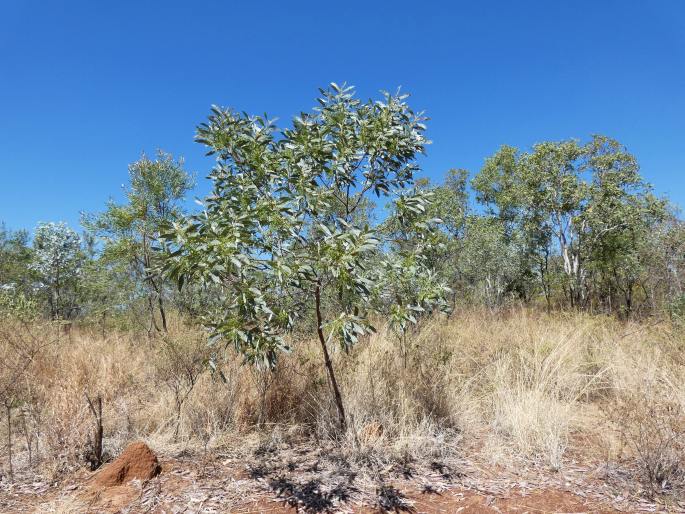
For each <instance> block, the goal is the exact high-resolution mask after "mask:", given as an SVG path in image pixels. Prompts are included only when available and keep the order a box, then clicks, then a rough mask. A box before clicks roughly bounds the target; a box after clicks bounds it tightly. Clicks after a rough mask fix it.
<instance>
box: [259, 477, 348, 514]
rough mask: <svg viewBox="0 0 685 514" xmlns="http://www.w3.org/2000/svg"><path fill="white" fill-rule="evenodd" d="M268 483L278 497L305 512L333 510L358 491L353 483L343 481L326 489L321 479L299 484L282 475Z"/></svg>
mask: <svg viewBox="0 0 685 514" xmlns="http://www.w3.org/2000/svg"><path fill="white" fill-rule="evenodd" d="M268 483H269V487H270V488H271V489H272V490H273V491H274V492H275V493H276V496H277V497H278V498H280V499H282V500H283V501H285V502H286V503H287V504H288V505H290V506H291V507H294V508H297V509H300V510H302V511H304V512H331V511H332V510H333V509H334V508H335V507H336V505H337V504H339V503H342V502H346V501H348V500H349V499H350V495H351V494H352V493H353V492H354V491H356V489H355V488H354V487H352V486H351V485H349V484H342V483H339V484H336V485H335V486H334V487H333V488H332V489H331V490H330V491H325V490H324V486H323V483H322V481H321V480H319V479H312V480H308V481H306V482H304V483H302V484H299V483H297V482H295V481H293V480H290V479H288V478H286V477H283V476H280V477H276V478H272V479H270V480H269V482H268Z"/></svg>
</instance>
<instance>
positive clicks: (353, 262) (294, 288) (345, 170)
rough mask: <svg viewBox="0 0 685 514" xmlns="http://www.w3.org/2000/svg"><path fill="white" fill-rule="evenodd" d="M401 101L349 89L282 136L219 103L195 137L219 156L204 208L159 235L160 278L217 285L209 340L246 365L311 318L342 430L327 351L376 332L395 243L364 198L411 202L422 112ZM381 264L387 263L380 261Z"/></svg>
mask: <svg viewBox="0 0 685 514" xmlns="http://www.w3.org/2000/svg"><path fill="white" fill-rule="evenodd" d="M406 98H407V95H400V94H399V93H398V94H396V95H391V94H388V93H384V94H383V98H382V99H381V100H379V101H368V102H361V101H360V100H358V99H356V98H355V96H354V90H353V88H351V87H346V86H337V85H336V84H332V85H331V87H330V88H329V89H327V90H321V97H320V98H319V99H318V101H319V104H320V106H319V107H318V108H316V109H315V110H314V112H312V113H302V114H300V116H298V117H296V118H295V119H294V120H293V125H292V127H291V128H288V129H282V130H279V129H277V128H276V126H275V124H274V122H273V121H272V120H269V119H268V118H267V117H266V116H265V117H259V116H255V117H253V116H248V115H246V114H238V113H235V112H234V111H232V110H230V109H221V108H218V107H214V108H213V109H212V114H211V116H210V117H209V120H208V122H207V123H205V124H202V125H201V126H200V127H199V129H198V133H197V140H198V142H200V143H202V144H204V145H206V146H207V147H208V148H209V154H213V155H216V157H217V165H216V167H215V168H214V170H213V171H212V173H211V175H210V178H211V179H212V181H213V183H214V191H213V193H212V195H211V196H209V197H208V198H207V199H206V203H205V210H204V211H203V212H202V213H201V214H199V215H195V216H192V217H190V218H188V219H187V220H185V222H183V223H176V224H175V225H174V230H171V231H170V232H169V234H167V236H166V241H167V244H168V250H169V254H168V259H167V262H166V270H167V272H168V273H169V275H170V276H171V277H173V278H175V279H176V280H177V281H178V283H179V285H180V286H182V285H183V284H184V283H185V282H187V281H189V280H191V281H199V282H205V283H215V284H217V285H218V286H219V287H220V288H222V291H223V295H224V302H223V303H224V307H223V308H222V309H221V310H220V312H217V313H215V314H214V315H213V316H208V317H207V319H206V322H207V323H208V324H209V325H210V326H211V327H212V328H213V329H214V334H215V336H217V337H215V338H214V340H216V339H217V338H218V337H222V338H223V339H224V340H225V341H227V342H229V343H232V344H233V345H234V346H235V348H236V349H237V350H238V351H239V352H240V353H242V354H243V355H244V356H245V359H246V360H247V361H249V362H253V363H258V364H261V365H266V366H271V365H273V364H274V362H275V359H276V357H277V354H278V352H279V351H281V350H287V346H286V345H285V343H284V340H283V334H284V332H285V331H287V330H289V329H290V328H291V327H292V325H293V323H294V320H295V318H296V317H297V316H300V315H303V314H305V313H309V312H311V313H312V314H313V317H314V319H315V328H316V334H317V338H318V340H319V343H320V347H321V352H322V356H323V361H324V366H325V369H326V372H327V375H328V379H329V383H330V385H331V389H332V392H333V398H334V400H335V405H336V408H337V413H338V421H339V425H340V427H341V428H343V429H344V427H345V425H346V420H345V410H344V405H343V401H342V396H341V393H340V388H339V385H338V381H337V378H336V375H335V371H334V368H333V363H332V360H331V357H330V352H329V347H330V346H331V344H332V343H333V342H334V341H337V342H338V343H339V344H340V346H341V347H342V348H343V349H344V350H348V349H349V348H350V347H351V346H352V345H353V344H354V343H356V342H357V341H358V339H359V337H360V336H362V335H364V334H367V333H369V332H370V331H371V330H373V327H372V325H371V323H370V320H369V314H370V313H371V312H373V311H374V309H375V306H374V303H373V302H372V301H371V294H372V290H373V288H374V284H375V282H376V281H377V279H378V277H379V273H381V271H382V269H383V267H382V266H373V267H370V266H369V265H368V264H369V263H371V262H374V263H376V262H378V259H379V255H381V253H382V250H383V249H385V248H387V247H388V246H389V245H390V244H391V243H392V241H390V240H389V236H388V235H387V234H386V233H385V232H384V231H383V230H381V229H380V226H379V224H378V223H376V224H374V223H373V216H372V215H369V211H370V210H372V204H371V202H370V197H371V195H375V196H376V197H379V198H387V199H388V200H389V201H390V202H393V203H397V202H404V203H405V204H412V205H414V206H419V205H421V204H422V203H423V200H422V199H417V200H411V198H412V197H413V195H414V193H415V192H414V191H413V190H412V189H411V185H412V183H413V180H414V174H415V173H416V171H417V165H416V163H415V162H414V159H415V157H416V155H417V154H418V153H420V152H423V151H424V147H425V145H426V144H427V142H428V141H427V140H426V138H425V136H424V130H425V126H424V125H423V120H424V118H423V116H422V115H420V114H415V113H414V112H413V111H412V110H411V109H410V108H409V106H408V105H407V103H406V102H405V100H406ZM415 208H419V207H415ZM380 258H382V257H380Z"/></svg>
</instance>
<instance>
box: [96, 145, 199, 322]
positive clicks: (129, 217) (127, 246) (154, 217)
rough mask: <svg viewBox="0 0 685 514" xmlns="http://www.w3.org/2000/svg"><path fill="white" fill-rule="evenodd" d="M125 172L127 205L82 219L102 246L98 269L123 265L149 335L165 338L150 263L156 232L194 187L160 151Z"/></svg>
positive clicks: (160, 293)
mask: <svg viewBox="0 0 685 514" xmlns="http://www.w3.org/2000/svg"><path fill="white" fill-rule="evenodd" d="M128 172H129V182H130V184H129V187H128V189H127V190H126V199H127V202H126V203H124V204H117V203H116V202H114V201H113V200H110V201H109V202H108V204H107V209H106V210H105V212H103V213H100V214H97V215H84V217H83V225H84V226H85V227H86V228H87V229H88V230H89V231H90V232H91V233H93V234H94V235H96V236H97V237H99V238H100V239H101V240H102V241H103V242H104V246H103V249H102V259H103V263H102V264H103V265H105V264H106V263H107V262H109V263H110V265H111V266H113V267H116V265H117V264H119V263H125V264H127V265H128V266H129V269H130V271H131V273H132V274H133V277H134V278H135V280H136V281H138V282H139V283H141V284H142V285H143V288H142V295H143V296H144V298H145V301H146V303H147V309H148V312H149V316H150V326H149V329H148V331H149V332H152V330H153V329H154V330H156V331H158V332H166V330H167V319H166V318H167V317H166V310H165V303H164V284H163V280H162V277H161V276H160V274H159V273H158V271H157V270H156V266H155V264H154V262H153V260H154V245H155V243H156V241H157V240H158V238H159V231H160V227H161V226H162V225H164V224H166V223H169V222H171V221H172V220H173V219H175V218H176V217H178V216H179V215H180V214H181V212H182V209H181V200H183V198H184V196H185V194H186V193H187V192H188V191H189V190H190V189H191V188H192V187H193V184H194V181H193V178H192V176H191V175H190V174H189V173H188V172H186V170H185V169H184V166H183V160H182V159H181V160H175V159H174V158H173V156H171V155H170V154H167V153H165V152H163V151H161V150H160V151H158V152H157V155H156V158H155V159H150V158H149V157H147V156H146V155H143V156H142V157H141V158H140V159H139V160H137V161H135V162H134V163H132V164H131V165H129V167H128ZM158 317H159V321H158V319H157V318H158Z"/></svg>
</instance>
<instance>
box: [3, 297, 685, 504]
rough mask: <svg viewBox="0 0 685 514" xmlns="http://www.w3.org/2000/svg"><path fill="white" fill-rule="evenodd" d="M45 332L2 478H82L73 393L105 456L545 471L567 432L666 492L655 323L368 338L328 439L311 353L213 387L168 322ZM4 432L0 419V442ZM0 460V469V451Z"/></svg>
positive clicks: (665, 406) (671, 362) (492, 323)
mask: <svg viewBox="0 0 685 514" xmlns="http://www.w3.org/2000/svg"><path fill="white" fill-rule="evenodd" d="M50 330H52V331H53V332H50ZM50 330H45V329H43V336H44V338H46V340H47V339H48V338H49V339H50V341H52V342H51V344H49V345H47V346H46V347H45V348H44V349H43V350H42V351H41V353H40V355H39V356H38V357H37V358H36V359H35V360H34V362H33V363H32V364H31V366H30V368H29V369H28V370H27V373H26V374H25V376H24V378H23V380H24V383H25V385H26V387H25V388H24V396H23V400H22V402H20V405H19V404H17V406H16V408H15V412H16V413H17V414H18V415H16V416H15V417H14V425H16V426H15V427H14V428H15V437H14V446H15V467H17V468H22V469H27V468H28V457H27V455H28V452H27V451H26V449H27V448H28V444H27V441H31V442H32V445H33V446H32V453H33V456H32V462H33V465H34V466H35V465H36V462H37V461H39V462H40V471H41V473H42V474H44V475H45V474H46V475H50V476H52V477H59V476H60V475H61V474H63V473H65V472H67V471H70V470H73V469H75V468H77V467H79V466H82V465H83V459H84V455H85V454H86V453H87V451H88V446H89V438H90V437H91V434H92V427H93V421H94V420H93V418H92V415H91V414H90V412H89V411H88V407H87V403H86V401H85V397H84V395H85V394H86V393H87V394H88V395H90V396H96V395H101V396H102V398H103V401H104V424H105V449H106V452H108V453H109V454H110V455H113V454H116V453H118V452H119V451H120V450H121V448H122V447H123V446H124V445H125V444H126V443H127V442H130V441H132V440H134V439H139V438H143V439H146V440H148V441H149V442H151V443H153V444H154V446H155V447H156V448H158V449H160V448H161V449H164V451H167V452H169V453H170V454H174V453H176V454H178V453H179V452H182V451H198V450H211V449H213V448H219V447H223V448H226V447H229V446H231V445H234V444H235V441H236V434H240V435H241V437H240V441H241V442H240V443H239V444H238V445H239V446H240V445H242V446H244V447H245V452H248V449H247V447H248V446H250V445H247V444H246V443H245V440H246V438H247V440H253V441H257V442H256V443H255V444H256V445H260V444H263V441H264V438H265V437H267V440H269V441H272V440H274V439H276V440H278V439H279V438H281V439H282V438H290V439H292V438H299V439H300V440H304V439H307V440H310V441H312V440H313V441H319V444H322V445H330V444H335V445H338V447H339V448H342V449H343V450H344V451H345V452H346V455H348V457H349V459H350V460H351V461H352V462H357V463H360V464H364V465H372V466H376V465H378V466H380V465H387V464H388V463H389V462H408V461H424V462H427V461H429V460H435V461H449V459H450V458H452V457H454V456H457V455H464V454H471V455H479V456H481V457H482V458H484V459H487V460H490V461H492V462H495V463H497V464H502V465H513V464H516V463H521V462H525V463H527V464H536V465H541V466H545V467H549V468H552V469H559V468H563V466H564V463H565V456H566V454H567V451H568V449H569V447H570V446H571V445H572V439H573V436H574V435H575V434H579V433H580V434H585V435H588V436H596V437H594V440H596V441H604V442H602V443H597V444H598V445H600V446H603V447H599V448H578V449H577V450H578V451H584V452H587V454H588V458H590V454H591V453H592V452H593V451H594V452H595V454H605V455H608V458H610V459H611V460H612V461H615V462H617V463H619V464H622V465H625V466H626V468H627V469H634V470H635V472H636V478H639V479H641V480H643V481H644V482H645V483H647V484H649V486H650V487H651V488H652V491H655V490H656V489H659V490H663V489H669V490H671V489H675V488H677V487H680V486H681V484H682V478H683V469H684V467H685V462H684V461H683V448H685V446H683V444H684V442H683V441H684V436H683V434H684V433H685V428H684V426H685V425H684V420H685V343H684V342H683V333H682V332H679V331H678V329H677V328H674V327H671V326H670V325H668V324H666V323H661V324H651V325H648V324H638V323H619V322H617V321H615V320H613V319H609V318H604V317H592V316H588V315H581V314H555V315H543V314H539V313H535V312H531V311H527V310H517V311H512V312H509V313H506V314H502V315H499V316H497V317H495V316H493V315H492V314H489V313H486V312H479V311H465V312H459V313H455V314H453V316H452V319H451V320H444V319H440V320H433V321H430V322H427V323H425V324H424V325H423V326H422V327H421V329H420V330H419V331H417V333H415V334H414V335H413V336H412V337H411V340H410V350H409V358H408V360H407V362H406V366H405V362H404V360H403V359H402V357H401V353H400V349H399V346H398V343H397V341H396V340H395V339H394V338H393V336H392V334H391V333H389V332H386V331H384V330H380V331H379V332H378V333H377V334H375V335H373V336H372V337H370V338H369V339H368V340H367V341H364V342H362V343H361V344H359V345H358V347H357V348H355V349H354V350H353V351H352V352H351V354H350V355H344V354H340V353H338V354H336V355H335V365H336V368H337V371H338V374H339V376H340V382H341V387H342V391H343V396H344V400H345V403H346V407H347V410H348V418H349V429H348V432H347V433H346V434H344V435H343V437H342V438H341V437H340V435H339V434H336V433H335V429H334V427H335V413H334V410H333V408H334V407H333V405H332V404H331V400H330V394H329V390H328V384H327V381H326V377H325V375H324V374H323V372H322V367H321V364H320V360H321V357H320V354H319V350H318V348H317V346H316V344H315V343H314V341H299V342H296V343H295V344H294V348H295V350H294V352H293V353H292V354H291V355H289V356H286V357H285V358H284V359H283V360H282V361H281V362H280V364H279V366H278V369H277V370H276V371H275V372H273V373H271V372H265V371H259V370H254V369H251V368H249V367H246V366H241V365H240V360H239V359H238V358H237V357H235V356H233V355H230V354H229V355H228V356H227V358H225V359H224V360H223V361H221V362H220V367H221V370H222V372H223V376H224V377H225V381H224V380H220V379H219V378H218V377H217V376H213V375H211V374H210V373H209V372H208V371H207V369H206V367H205V365H204V363H205V361H206V359H207V358H208V357H209V355H210V354H209V350H208V349H207V348H206V347H205V346H204V344H203V337H202V334H201V332H199V331H198V330H196V329H191V328H187V327H185V326H183V325H182V324H181V323H180V322H176V323H174V324H173V325H172V327H171V331H170V335H169V337H168V339H167V340H166V341H162V340H160V339H153V340H147V339H146V338H145V337H137V336H134V335H132V334H118V333H113V334H109V335H108V336H107V337H105V338H103V337H101V336H100V335H95V334H91V333H88V332H87V331H73V332H72V333H71V334H70V335H68V336H67V335H64V334H61V335H60V336H59V340H58V338H57V332H56V331H57V330H58V328H56V327H53V328H51V329H50ZM3 334H4V337H5V338H7V337H10V335H11V332H9V334H10V335H8V332H7V331H4V332H3ZM2 344H4V343H2ZM2 351H4V352H9V351H10V349H9V348H8V347H7V345H5V346H3V350H2ZM19 414H20V415H19ZM588 420H589V421H588ZM22 423H23V424H24V425H22ZM598 426H599V427H602V428H601V430H600V429H597V428H596V427H598ZM22 427H27V428H23V429H22ZM6 430H7V423H6V420H3V425H2V428H0V431H1V432H2V434H3V437H4V434H6ZM598 430H599V431H600V432H601V433H592V432H593V431H595V432H597V431H598ZM609 433H614V434H616V437H615V438H614V442H611V440H610V439H611V438H608V437H606V435H607V434H609ZM22 434H26V436H25V435H22ZM590 439H592V437H590ZM616 441H617V442H616ZM36 448H37V449H36ZM251 448H253V449H254V445H252V446H251ZM250 451H251V450H250ZM248 453H249V452H248ZM246 454H247V453H246ZM0 459H1V460H0V463H1V464H2V465H3V469H6V468H7V453H6V449H5V448H3V449H2V450H0Z"/></svg>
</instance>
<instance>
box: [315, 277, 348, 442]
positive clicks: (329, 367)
mask: <svg viewBox="0 0 685 514" xmlns="http://www.w3.org/2000/svg"><path fill="white" fill-rule="evenodd" d="M314 299H315V302H316V332H317V334H318V336H319V343H321V351H322V352H323V360H324V364H325V365H326V371H327V372H328V379H329V381H330V383H331V388H332V389H333V396H334V398H335V406H336V407H337V409H338V424H339V427H340V431H341V432H344V431H345V429H346V428H347V422H346V420H345V408H344V407H343V402H342V396H341V395H340V389H339V388H338V381H337V380H336V378H335V372H334V371H333V363H332V362H331V357H330V355H329V354H328V348H327V347H326V338H325V337H324V334H323V328H322V324H323V319H322V316H321V282H317V283H316V289H315V290H314Z"/></svg>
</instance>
